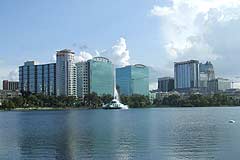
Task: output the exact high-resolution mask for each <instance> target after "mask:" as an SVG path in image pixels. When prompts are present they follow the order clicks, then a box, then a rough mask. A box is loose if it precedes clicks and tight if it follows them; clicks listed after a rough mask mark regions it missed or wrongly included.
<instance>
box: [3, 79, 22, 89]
mask: <svg viewBox="0 0 240 160" xmlns="http://www.w3.org/2000/svg"><path fill="white" fill-rule="evenodd" d="M18 85H19V83H18V81H8V80H3V90H10V91H16V90H18Z"/></svg>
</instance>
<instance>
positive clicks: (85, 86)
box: [76, 57, 115, 97]
mask: <svg viewBox="0 0 240 160" xmlns="http://www.w3.org/2000/svg"><path fill="white" fill-rule="evenodd" d="M76 66H77V84H78V85H77V91H78V96H79V97H84V96H85V95H87V94H89V93H93V92H94V93H97V94H98V95H99V96H101V95H104V94H109V95H112V96H113V95H114V87H115V85H114V66H113V64H112V62H111V61H110V60H109V59H107V58H105V57H95V58H93V59H91V60H88V61H87V62H79V63H76Z"/></svg>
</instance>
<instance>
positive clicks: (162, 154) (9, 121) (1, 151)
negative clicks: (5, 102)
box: [0, 108, 240, 160]
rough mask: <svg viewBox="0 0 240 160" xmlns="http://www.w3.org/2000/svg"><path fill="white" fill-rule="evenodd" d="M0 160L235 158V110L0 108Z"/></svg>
mask: <svg viewBox="0 0 240 160" xmlns="http://www.w3.org/2000/svg"><path fill="white" fill-rule="evenodd" d="M231 119H233V120H235V121H236V123H234V124H230V123H229V122H228V121H229V120H231ZM0 159H1V160H2V159H3V160H5V159H6V160H8V159H11V160H12V159H13V160H17V159H23V160H28V159H43V160H48V159H57V160H72V159H73V160H75V159H76V160H78V159H103V160H105V159H114V160H117V159H123V160H127V159H137V160H140V159H159V160H160V159H161V160H164V159H167V160H175V159H184V160H186V159H191V160H192V159H203V160H205V159H217V160H232V159H236V160H239V159H240V108H162V109H129V110H69V111H31V112H0Z"/></svg>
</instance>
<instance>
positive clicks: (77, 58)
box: [75, 51, 93, 62]
mask: <svg viewBox="0 0 240 160" xmlns="http://www.w3.org/2000/svg"><path fill="white" fill-rule="evenodd" d="M92 58H93V56H92V54H91V53H89V52H87V51H81V52H80V53H79V54H78V55H76V56H75V61H76V62H84V61H87V60H89V59H92Z"/></svg>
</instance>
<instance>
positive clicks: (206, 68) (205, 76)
mask: <svg viewBox="0 0 240 160" xmlns="http://www.w3.org/2000/svg"><path fill="white" fill-rule="evenodd" d="M199 70H200V87H201V88H207V85H208V81H210V80H213V79H215V72H214V68H213V65H212V63H211V62H209V61H207V62H206V63H205V64H204V63H200V65H199Z"/></svg>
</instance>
